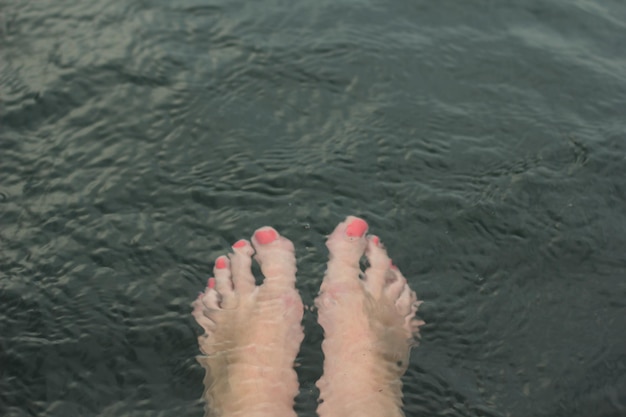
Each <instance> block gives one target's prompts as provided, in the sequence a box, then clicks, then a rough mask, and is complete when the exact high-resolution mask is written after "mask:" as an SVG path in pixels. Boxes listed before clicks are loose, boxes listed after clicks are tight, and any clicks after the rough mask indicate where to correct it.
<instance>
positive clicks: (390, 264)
mask: <svg viewBox="0 0 626 417" xmlns="http://www.w3.org/2000/svg"><path fill="white" fill-rule="evenodd" d="M389 268H391V269H398V267H397V266H395V265H394V264H393V260H391V259H389Z"/></svg>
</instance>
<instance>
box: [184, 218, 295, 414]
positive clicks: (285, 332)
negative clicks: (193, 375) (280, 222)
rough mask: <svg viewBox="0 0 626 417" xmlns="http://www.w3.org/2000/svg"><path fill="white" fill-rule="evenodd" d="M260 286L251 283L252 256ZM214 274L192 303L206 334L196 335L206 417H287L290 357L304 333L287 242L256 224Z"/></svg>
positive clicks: (292, 389) (291, 396) (292, 392)
mask: <svg viewBox="0 0 626 417" xmlns="http://www.w3.org/2000/svg"><path fill="white" fill-rule="evenodd" d="M255 251H256V255H255V256H254V258H255V259H256V261H257V262H258V263H259V264H260V266H261V271H262V272H263V275H264V277H265V279H264V281H263V284H262V285H260V286H257V285H255V279H254V276H253V275H252V272H251V265H252V255H253V254H254V253H255ZM213 272H214V275H215V278H211V279H209V284H208V286H207V289H206V290H205V291H204V292H203V293H201V294H200V296H199V297H198V299H197V300H196V301H195V302H194V303H193V306H194V310H193V315H194V317H195V319H196V321H197V322H198V324H200V325H201V326H202V327H203V328H204V331H205V334H203V335H201V336H200V337H199V338H198V342H199V345H200V350H201V351H202V353H203V354H204V356H200V357H199V358H198V360H199V362H200V363H201V364H202V365H203V367H204V368H205V370H206V375H205V380H204V385H205V394H204V397H205V400H206V403H207V405H206V411H207V413H206V414H207V416H228V417H231V416H255V417H256V416H272V417H283V416H284V417H294V416H295V415H296V414H295V412H294V411H293V400H294V397H295V396H296V394H297V393H298V379H297V376H296V373H295V371H294V369H293V364H294V360H295V358H296V355H297V353H298V350H299V348H300V343H301V342H302V339H303V337H304V334H303V332H302V326H301V320H302V314H303V306H302V300H301V299H300V296H299V294H298V292H297V291H296V289H295V287H294V284H295V276H296V275H295V274H296V260H295V255H294V248H293V244H292V243H291V242H290V241H289V240H287V239H286V238H284V237H282V236H280V235H279V234H278V232H276V230H274V229H272V228H269V227H264V228H261V229H258V230H257V231H256V232H255V233H254V235H253V237H252V241H251V242H248V241H246V240H240V241H238V242H237V243H235V244H234V245H233V253H232V254H230V255H229V256H221V257H219V258H217V259H216V261H215V268H214V271H213Z"/></svg>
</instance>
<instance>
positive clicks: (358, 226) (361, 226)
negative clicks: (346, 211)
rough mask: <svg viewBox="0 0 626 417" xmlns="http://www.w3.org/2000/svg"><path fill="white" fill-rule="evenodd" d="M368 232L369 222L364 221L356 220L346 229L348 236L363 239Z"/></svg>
mask: <svg viewBox="0 0 626 417" xmlns="http://www.w3.org/2000/svg"><path fill="white" fill-rule="evenodd" d="M366 231H367V222H366V221H365V220H363V219H354V220H352V222H351V223H350V224H349V225H348V226H347V227H346V236H348V237H362V236H363V235H364V234H365V232H366Z"/></svg>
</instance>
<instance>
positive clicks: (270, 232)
mask: <svg viewBox="0 0 626 417" xmlns="http://www.w3.org/2000/svg"><path fill="white" fill-rule="evenodd" d="M254 238H255V239H256V241H257V242H259V243H260V244H261V245H267V244H269V243H272V242H273V241H275V240H276V239H278V233H277V232H276V230H274V229H265V230H257V231H256V233H255V234H254Z"/></svg>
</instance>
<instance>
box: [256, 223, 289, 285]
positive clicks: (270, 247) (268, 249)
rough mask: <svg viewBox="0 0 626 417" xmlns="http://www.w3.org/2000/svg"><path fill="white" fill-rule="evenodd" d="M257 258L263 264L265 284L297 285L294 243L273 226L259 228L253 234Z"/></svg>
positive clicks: (262, 270)
mask: <svg viewBox="0 0 626 417" xmlns="http://www.w3.org/2000/svg"><path fill="white" fill-rule="evenodd" d="M252 244H253V245H254V248H255V249H256V255H255V257H254V258H255V259H256V261H257V262H258V263H259V265H260V266H261V272H263V276H264V278H265V279H264V281H263V283H264V285H268V286H275V285H277V286H288V287H291V288H294V287H295V283H296V256H295V251H294V247H293V243H291V241H290V240H289V239H287V238H284V237H282V236H281V235H279V234H278V232H277V231H276V230H275V229H274V228H272V227H262V228H260V229H257V231H256V232H254V235H253V236H252Z"/></svg>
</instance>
